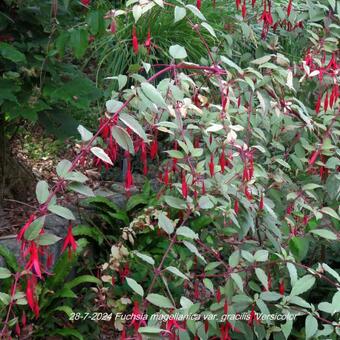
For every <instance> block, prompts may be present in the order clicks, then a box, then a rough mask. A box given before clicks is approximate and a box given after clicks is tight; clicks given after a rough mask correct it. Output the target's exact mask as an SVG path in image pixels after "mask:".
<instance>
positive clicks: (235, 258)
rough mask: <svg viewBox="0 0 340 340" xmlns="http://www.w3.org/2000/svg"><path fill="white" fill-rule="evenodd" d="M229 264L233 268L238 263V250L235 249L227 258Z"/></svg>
mask: <svg viewBox="0 0 340 340" xmlns="http://www.w3.org/2000/svg"><path fill="white" fill-rule="evenodd" d="M228 262H229V265H230V266H231V267H232V268H235V267H236V266H237V265H238V264H239V263H240V251H239V250H235V251H234V252H233V253H232V254H231V255H230V256H229V259H228Z"/></svg>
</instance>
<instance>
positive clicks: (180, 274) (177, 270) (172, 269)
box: [165, 266, 189, 280]
mask: <svg viewBox="0 0 340 340" xmlns="http://www.w3.org/2000/svg"><path fill="white" fill-rule="evenodd" d="M165 270H167V271H169V272H170V273H172V274H175V275H177V276H179V277H181V278H182V279H184V280H189V279H188V277H187V276H186V275H184V274H183V273H182V272H181V271H180V270H179V269H177V268H176V267H172V266H169V267H166V268H165Z"/></svg>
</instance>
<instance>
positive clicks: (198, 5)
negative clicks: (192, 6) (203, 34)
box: [196, 0, 201, 10]
mask: <svg viewBox="0 0 340 340" xmlns="http://www.w3.org/2000/svg"><path fill="white" fill-rule="evenodd" d="M196 7H197V8H198V9H199V10H201V0H197V1H196Z"/></svg>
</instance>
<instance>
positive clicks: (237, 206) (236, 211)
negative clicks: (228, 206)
mask: <svg viewBox="0 0 340 340" xmlns="http://www.w3.org/2000/svg"><path fill="white" fill-rule="evenodd" d="M239 210H240V207H239V203H238V200H235V202H234V211H235V214H236V215H237V214H238V212H239Z"/></svg>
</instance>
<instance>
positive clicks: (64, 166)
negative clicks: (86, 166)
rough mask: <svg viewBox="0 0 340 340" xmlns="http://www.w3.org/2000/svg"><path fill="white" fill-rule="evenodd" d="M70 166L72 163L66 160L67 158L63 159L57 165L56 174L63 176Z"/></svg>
mask: <svg viewBox="0 0 340 340" xmlns="http://www.w3.org/2000/svg"><path fill="white" fill-rule="evenodd" d="M71 166H72V163H71V162H70V161H68V160H67V159H63V160H62V161H60V162H59V163H58V165H57V175H58V176H59V177H62V178H63V177H64V176H65V175H66V174H67V173H68V171H69V170H70V168H71Z"/></svg>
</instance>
